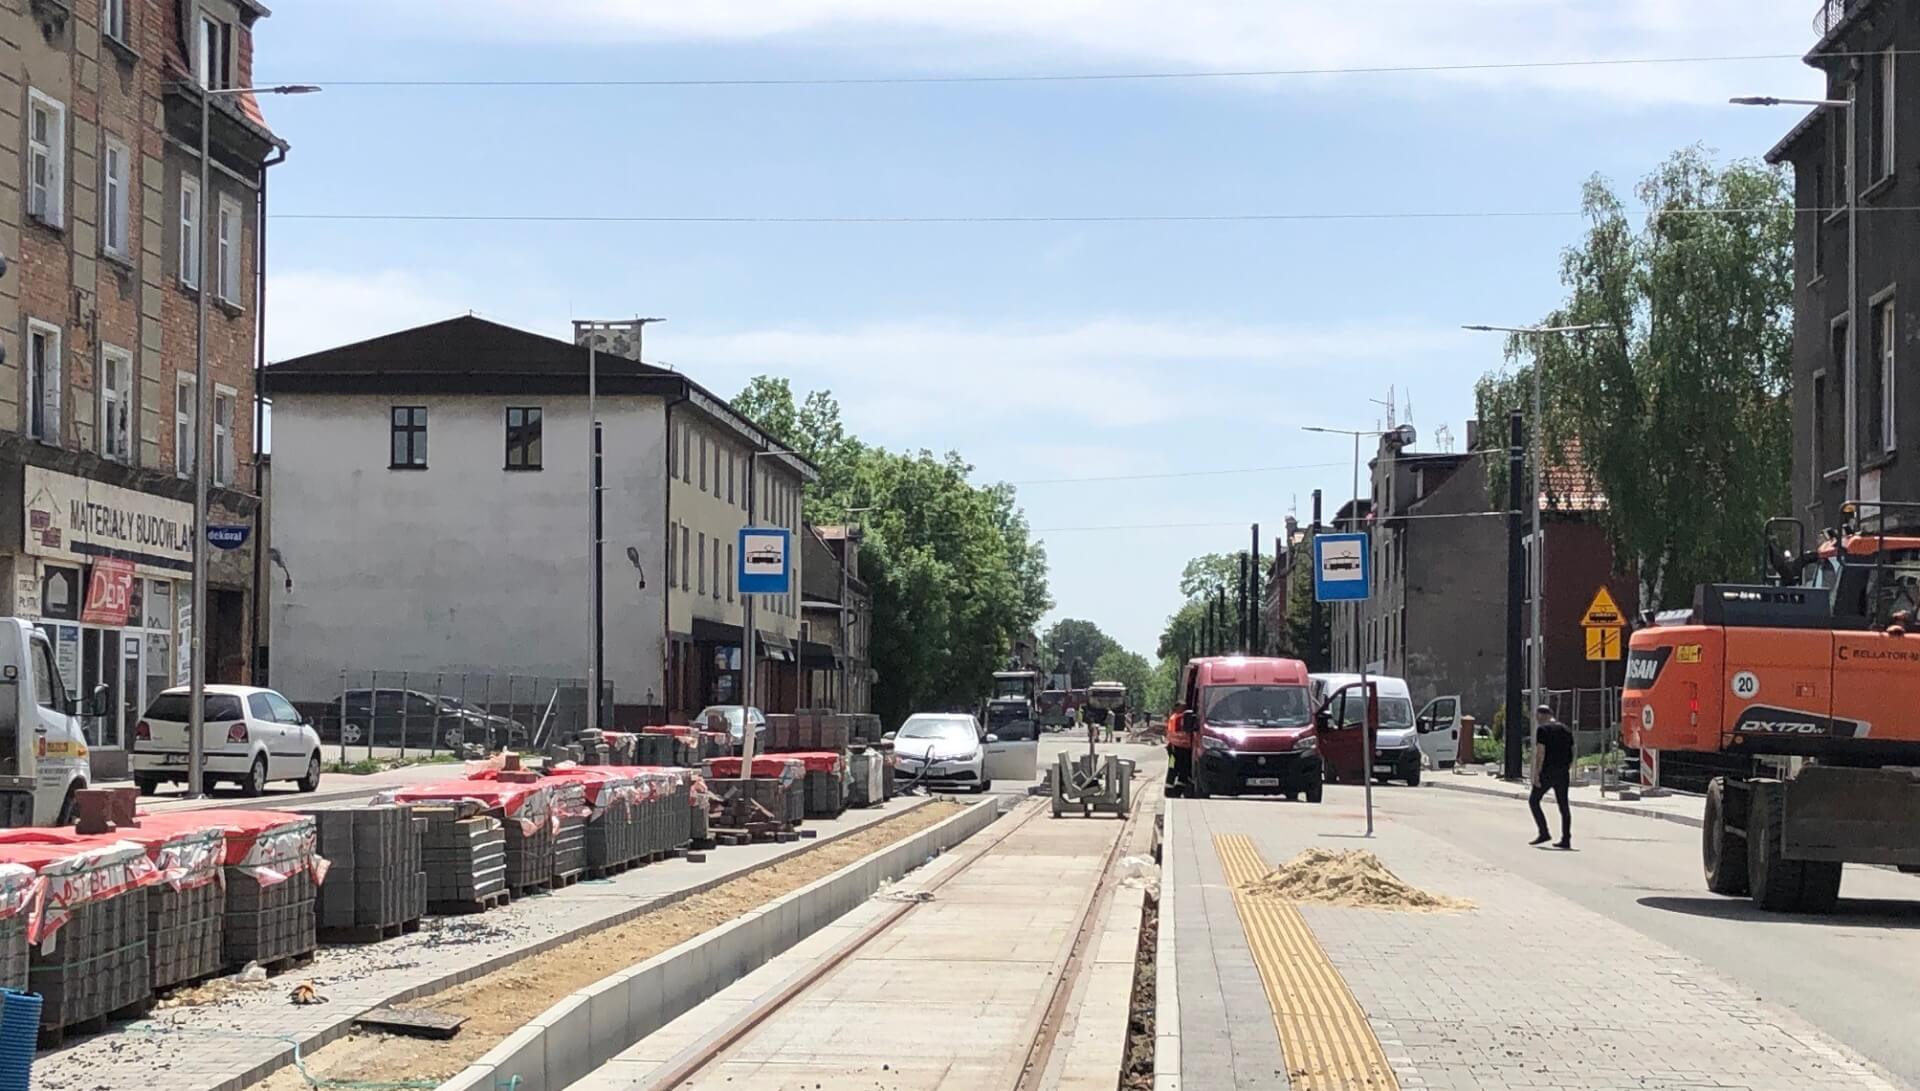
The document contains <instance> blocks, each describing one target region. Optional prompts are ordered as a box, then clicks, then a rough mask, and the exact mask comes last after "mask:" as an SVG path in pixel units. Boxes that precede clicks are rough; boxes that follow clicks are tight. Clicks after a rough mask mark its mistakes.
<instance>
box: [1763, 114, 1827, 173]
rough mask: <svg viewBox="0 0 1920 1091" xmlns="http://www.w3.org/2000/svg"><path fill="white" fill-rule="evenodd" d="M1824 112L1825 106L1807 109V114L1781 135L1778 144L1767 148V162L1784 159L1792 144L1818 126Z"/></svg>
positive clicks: (1777, 161)
mask: <svg viewBox="0 0 1920 1091" xmlns="http://www.w3.org/2000/svg"><path fill="white" fill-rule="evenodd" d="M1826 112H1827V108H1826V107H1824V106H1815V107H1814V108H1813V109H1812V110H1809V111H1808V112H1807V116H1806V117H1803V118H1801V119H1800V122H1799V124H1797V125H1795V126H1794V127H1793V128H1792V129H1789V130H1788V131H1787V135H1785V136H1783V137H1781V138H1780V142H1779V143H1778V144H1775V145H1774V146H1773V147H1772V148H1769V149H1768V150H1767V162H1769V163H1775V164H1777V163H1780V162H1783V161H1784V160H1786V158H1787V157H1788V156H1789V155H1791V154H1792V153H1793V148H1794V145H1796V144H1798V143H1800V141H1801V140H1802V139H1803V138H1804V137H1806V135H1807V134H1808V133H1811V132H1813V131H1814V130H1815V129H1817V128H1819V127H1820V126H1819V122H1820V119H1821V118H1822V117H1823V116H1824V115H1825V114H1826Z"/></svg>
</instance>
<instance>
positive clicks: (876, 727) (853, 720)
mask: <svg viewBox="0 0 1920 1091" xmlns="http://www.w3.org/2000/svg"><path fill="white" fill-rule="evenodd" d="M847 721H848V725H849V730H850V731H851V732H852V742H853V745H856V746H858V745H860V744H862V743H864V744H866V745H867V746H877V745H879V743H880V736H882V735H884V734H886V729H885V728H883V727H881V726H880V717H878V716H875V715H874V714H873V713H871V712H855V713H851V714H849V715H848V716H847Z"/></svg>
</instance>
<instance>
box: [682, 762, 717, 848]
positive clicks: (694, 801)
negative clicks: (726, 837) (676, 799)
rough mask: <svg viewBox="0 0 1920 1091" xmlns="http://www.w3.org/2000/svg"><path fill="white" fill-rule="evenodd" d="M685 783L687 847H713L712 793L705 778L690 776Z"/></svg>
mask: <svg viewBox="0 0 1920 1091" xmlns="http://www.w3.org/2000/svg"><path fill="white" fill-rule="evenodd" d="M688 782H689V783H688V785H687V803H688V806H687V816H688V819H689V822H688V825H687V845H688V847H689V848H696V849H710V848H712V847H713V828H712V827H713V793H712V791H711V790H710V789H709V788H708V787H707V781H706V778H704V777H701V776H697V775H696V776H692V777H689V778H688Z"/></svg>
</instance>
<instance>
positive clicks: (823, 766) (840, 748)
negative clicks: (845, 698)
mask: <svg viewBox="0 0 1920 1091" xmlns="http://www.w3.org/2000/svg"><path fill="white" fill-rule="evenodd" d="M768 719H769V722H768V725H767V753H768V754H770V755H774V754H777V755H780V756H783V757H789V758H797V759H799V760H800V762H801V764H802V765H803V766H804V767H805V769H806V774H805V776H806V781H805V785H806V787H805V801H806V802H805V811H806V816H807V817H808V818H838V817H840V815H841V814H842V813H843V812H845V811H846V809H847V773H848V761H847V750H848V744H849V742H850V741H851V736H852V728H853V720H854V718H853V717H851V716H845V715H842V714H840V713H837V712H832V711H830V710H827V709H818V708H810V709H801V710H800V711H799V712H797V713H794V714H793V715H791V716H781V717H778V719H779V720H780V721H781V722H780V724H779V726H778V727H775V726H774V724H773V723H772V720H773V719H774V717H769V718H768Z"/></svg>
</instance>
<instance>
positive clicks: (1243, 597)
mask: <svg viewBox="0 0 1920 1091" xmlns="http://www.w3.org/2000/svg"><path fill="white" fill-rule="evenodd" d="M1252 590H1253V582H1252V581H1251V580H1249V579H1248V578H1247V554H1246V552H1245V551H1244V550H1243V551H1241V553H1240V586H1239V587H1238V588H1236V589H1235V593H1234V605H1236V606H1238V607H1239V608H1240V616H1239V617H1237V618H1235V619H1234V631H1233V635H1234V644H1235V646H1236V648H1237V649H1238V650H1239V651H1240V652H1241V653H1243V654H1244V653H1245V652H1246V650H1247V647H1248V645H1249V644H1250V643H1251V642H1250V641H1249V640H1248V639H1247V615H1248V614H1250V613H1252V611H1250V610H1248V609H1247V601H1248V599H1250V598H1251V597H1252V596H1251V592H1252Z"/></svg>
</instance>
